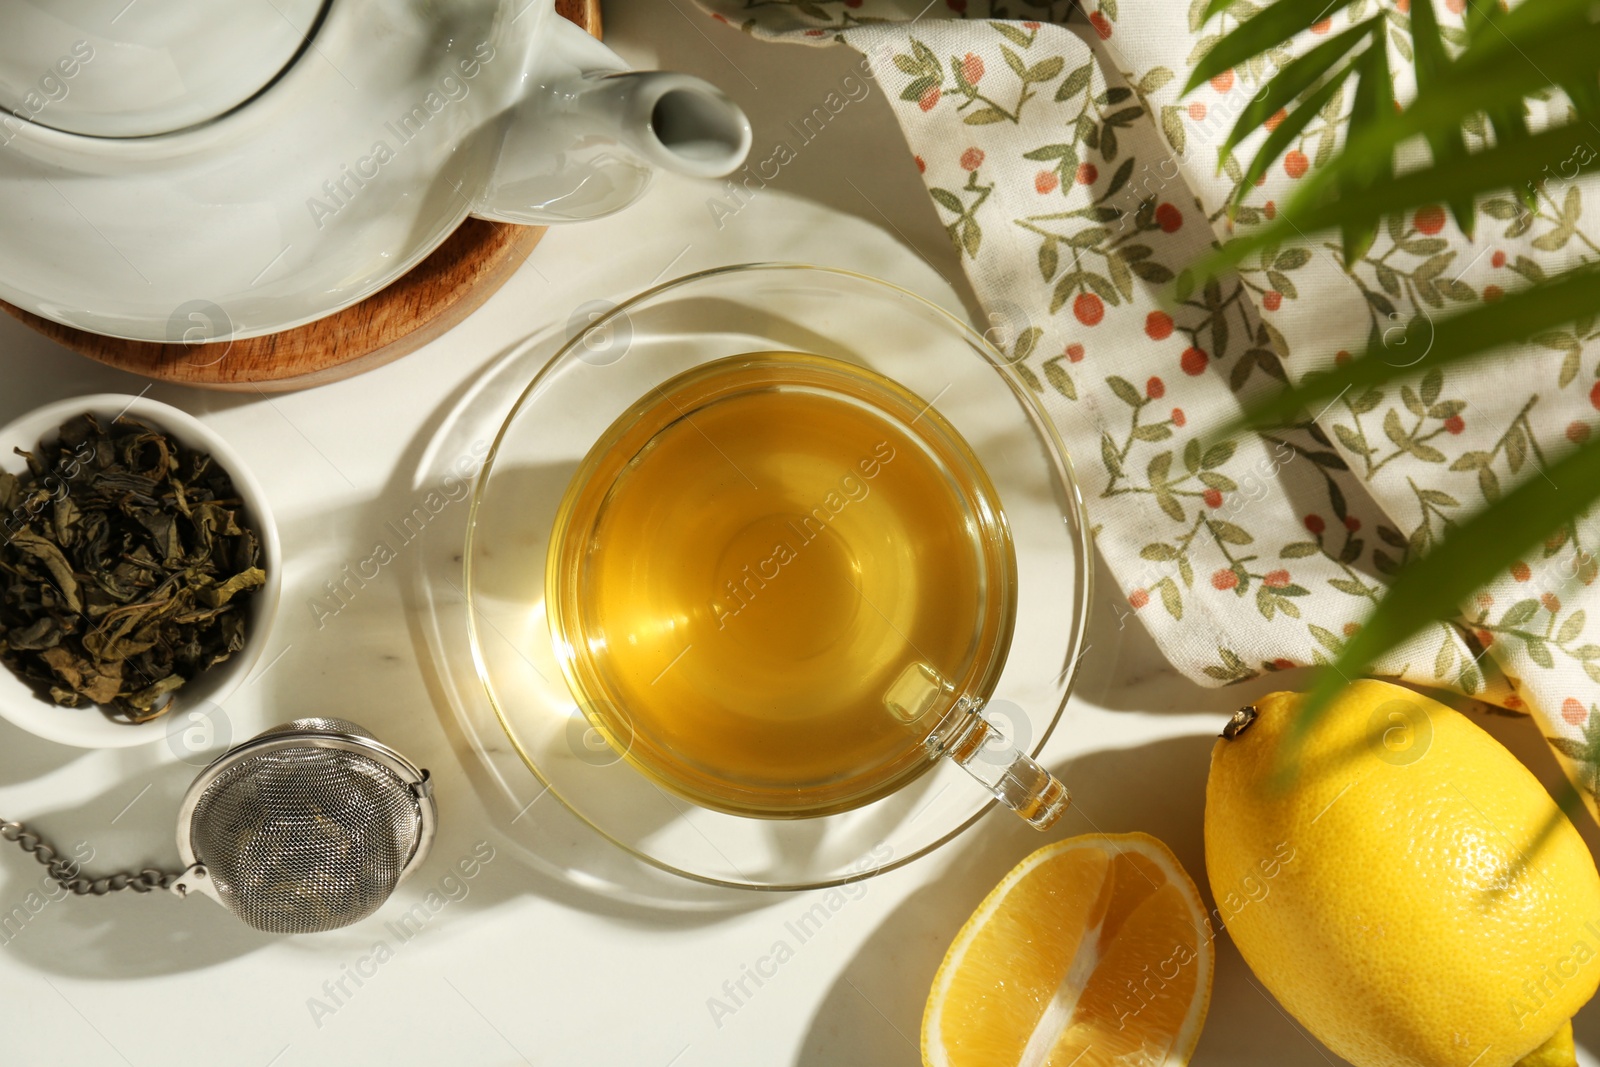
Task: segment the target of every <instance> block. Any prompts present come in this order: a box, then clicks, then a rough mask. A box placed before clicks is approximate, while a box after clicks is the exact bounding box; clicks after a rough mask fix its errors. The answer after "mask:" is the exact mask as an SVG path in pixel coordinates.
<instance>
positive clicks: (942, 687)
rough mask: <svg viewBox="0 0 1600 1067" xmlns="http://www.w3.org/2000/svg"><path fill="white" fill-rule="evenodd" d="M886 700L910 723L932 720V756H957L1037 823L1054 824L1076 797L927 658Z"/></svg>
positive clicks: (929, 738)
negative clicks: (931, 664)
mask: <svg viewBox="0 0 1600 1067" xmlns="http://www.w3.org/2000/svg"><path fill="white" fill-rule="evenodd" d="M951 698H954V699H953V700H952V699H951ZM883 704H884V707H885V708H887V709H888V711H889V713H890V714H891V715H893V716H894V717H895V718H897V719H899V720H900V721H901V722H904V723H905V724H906V725H908V726H910V725H916V724H920V723H926V722H928V721H930V720H932V721H933V723H934V725H933V728H932V729H931V730H929V732H928V734H927V736H926V738H925V739H924V740H923V747H924V748H926V749H927V751H928V756H929V758H930V759H937V758H938V757H940V756H944V757H946V758H948V759H951V760H953V761H955V763H956V765H957V766H958V767H960V768H961V769H962V770H964V771H966V772H967V773H968V774H970V775H971V776H972V777H973V778H975V779H977V780H978V781H979V782H980V783H982V785H983V787H984V788H985V789H987V790H989V792H990V793H991V794H993V796H994V798H995V799H996V800H998V801H1000V803H1002V804H1004V805H1005V806H1006V807H1008V808H1010V809H1011V810H1012V811H1014V812H1016V813H1017V814H1018V815H1020V816H1021V817H1022V818H1023V819H1024V820H1026V821H1027V823H1028V825H1029V826H1032V827H1033V828H1034V829H1036V830H1048V829H1049V828H1050V827H1051V826H1053V825H1055V821H1056V820H1057V819H1059V818H1060V817H1061V813H1062V812H1064V811H1066V810H1067V805H1068V804H1070V803H1071V802H1072V794H1071V793H1069V792H1067V787H1066V786H1064V785H1062V784H1061V780H1060V779H1058V778H1057V777H1056V776H1055V775H1053V774H1051V773H1050V772H1049V771H1047V770H1045V769H1044V768H1043V767H1041V766H1040V765H1039V764H1038V763H1037V762H1035V761H1034V760H1033V758H1032V757H1030V756H1029V755H1028V754H1027V753H1026V752H1023V751H1020V750H1019V749H1018V748H1017V747H1016V746H1015V745H1014V744H1013V743H1012V742H1011V741H1010V740H1008V739H1007V738H1006V737H1005V735H1004V734H1003V733H1001V731H1000V729H999V728H998V727H996V726H995V725H994V723H992V722H990V721H989V720H988V719H987V718H985V717H984V714H983V707H984V705H983V702H982V701H980V700H975V699H974V698H972V697H969V696H957V695H956V693H955V687H954V686H952V685H951V684H950V683H949V682H947V681H946V680H945V679H944V677H943V676H942V675H941V674H940V673H939V672H938V671H936V670H934V669H933V668H932V667H930V666H928V665H927V664H925V663H916V664H912V665H911V666H909V667H907V668H906V669H905V670H904V671H902V672H901V674H900V677H899V678H898V679H896V680H895V682H894V684H893V685H891V686H890V687H889V692H888V693H887V694H885V695H884V698H883Z"/></svg>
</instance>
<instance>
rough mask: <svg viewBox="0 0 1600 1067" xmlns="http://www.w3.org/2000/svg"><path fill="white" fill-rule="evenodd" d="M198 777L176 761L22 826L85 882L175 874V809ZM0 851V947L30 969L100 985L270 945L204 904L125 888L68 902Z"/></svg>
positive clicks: (28, 866) (37, 869) (23, 862)
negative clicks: (151, 870) (0, 858)
mask: <svg viewBox="0 0 1600 1067" xmlns="http://www.w3.org/2000/svg"><path fill="white" fill-rule="evenodd" d="M198 772H199V768H197V767H192V766H188V765H185V764H183V763H166V764H162V765H160V766H157V767H154V768H148V769H147V770H146V771H144V772H143V773H142V774H140V775H139V776H137V777H133V778H130V779H128V780H127V781H124V782H121V783H119V784H117V785H115V786H113V787H111V788H109V789H107V790H105V791H104V792H102V793H100V794H98V795H97V796H94V797H92V798H90V799H89V800H86V801H84V802H83V803H81V804H77V805H75V806H73V807H69V808H59V809H57V810H54V811H50V812H45V813H43V814H41V815H38V816H35V817H33V818H30V819H29V820H28V826H29V828H30V829H32V830H34V831H35V832H36V833H38V834H40V835H41V836H42V837H44V838H45V839H46V840H47V841H48V842H49V843H50V844H51V845H53V846H54V847H55V848H56V850H57V852H58V853H59V854H61V855H62V856H63V857H65V858H67V859H76V860H78V861H79V863H80V868H81V870H82V872H83V874H84V875H85V876H87V877H90V878H96V877H100V876H102V875H106V874H110V873H114V872H117V871H125V870H141V869H143V868H145V867H155V868H157V869H159V870H162V871H175V870H177V869H178V855H177V847H176V845H175V843H174V841H173V837H174V830H175V829H176V823H177V811H178V804H179V802H180V801H181V800H182V797H183V794H184V791H185V790H187V789H188V788H189V784H190V782H191V781H193V780H194V777H195V775H196V774H197V773H198ZM130 798H131V800H130ZM135 805H137V807H136V806H135ZM125 817H126V818H125ZM4 847H5V848H6V849H7V850H8V851H7V852H6V855H5V859H4V862H3V863H0V871H3V873H4V881H3V882H0V948H3V950H4V951H5V952H6V953H7V954H9V955H12V956H17V957H21V958H22V959H23V960H25V961H27V964H28V965H29V966H30V967H33V968H35V969H37V970H40V971H45V972H50V973H54V974H59V975H65V976H69V977H73V978H85V979H107V980H116V979H124V978H138V977H145V976H150V975H161V974H171V973H174V972H179V971H189V970H194V969H197V968H201V967H208V966H211V965H214V964H217V963H221V962H223V961H225V960H230V959H233V958H234V957H237V956H243V955H245V954H247V953H249V952H253V951H255V950H256V949H258V948H261V947H263V946H265V945H267V944H269V943H271V942H272V941H273V940H275V937H274V935H271V934H264V933H261V932H259V931H257V930H254V929H252V928H251V927H249V926H246V925H245V924H244V923H242V922H240V921H239V920H238V919H236V918H234V917H233V915H232V914H231V913H230V912H228V910H227V909H225V908H223V907H222V906H220V905H219V904H217V903H216V902H214V901H212V900H210V899H209V898H201V899H188V900H185V899H181V898H179V897H178V896H176V895H175V894H172V893H168V892H163V891H161V890H153V891H151V892H149V893H138V892H135V891H134V890H131V889H127V890H123V891H122V892H119V893H108V894H106V895H105V896H98V897H97V896H92V895H91V896H86V897H81V898H80V897H75V896H73V895H72V894H70V893H67V892H66V891H64V890H62V889H61V888H60V887H59V886H57V885H56V884H55V883H54V882H53V881H52V880H51V879H50V878H49V875H48V874H47V873H46V871H45V868H44V867H43V866H42V865H40V864H39V863H37V862H36V861H35V860H34V859H33V857H30V856H27V855H25V854H23V853H22V852H20V851H14V846H11V845H9V844H8V845H5V846H4Z"/></svg>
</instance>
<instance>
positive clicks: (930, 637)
mask: <svg viewBox="0 0 1600 1067" xmlns="http://www.w3.org/2000/svg"><path fill="white" fill-rule="evenodd" d="M1008 329H1016V333H1015V336H1014V337H1012V338H1010V339H1009V343H1006V342H1007V340H1008V339H1007V337H1005V336H1004V333H1005V331H1007V330H1008ZM1024 332H1029V333H1030V335H1029V336H1028V339H1027V340H1023V341H1022V343H1021V345H1019V344H1018V343H1017V341H1018V339H1020V338H1022V337H1023V336H1024ZM1038 332H1042V331H1037V332H1031V331H1030V327H1028V326H1026V325H1024V326H1021V327H1020V329H1018V328H1016V325H1015V324H1008V323H996V324H994V330H993V331H992V332H991V334H990V336H989V337H988V338H985V337H984V336H983V335H979V334H977V333H975V332H974V331H972V330H970V329H968V328H967V327H966V326H964V325H963V324H962V323H960V322H959V320H957V319H955V318H954V317H953V316H951V315H949V314H948V313H947V312H945V311H942V310H940V309H938V308H936V307H934V306H933V305H931V304H928V303H927V302H926V301H923V300H921V299H920V298H918V297H915V296H914V295H912V294H910V293H908V292H906V291H904V290H901V289H897V288H895V287H893V286H890V285H887V284H886V283H882V282H877V281H874V280H871V279H867V278H864V277H861V276H859V275H852V274H849V273H847V272H843V271H829V270H822V269H819V268H810V267H795V266H784V265H752V266H745V267H737V268H725V269H722V270H718V271H710V272H706V273H704V274H700V275H693V276H690V277H688V278H685V279H680V280H679V281H676V282H670V283H668V284H667V285H665V286H662V287H659V288H657V289H655V290H652V291H650V292H648V293H645V294H642V295H641V296H640V297H637V298H635V299H634V300H632V301H630V302H628V303H626V304H624V305H622V306H621V307H618V308H614V309H609V310H603V311H597V314H596V315H595V316H594V318H593V319H592V321H584V322H579V323H577V324H576V328H575V329H574V331H573V336H572V339H571V340H570V341H569V343H568V344H567V345H566V346H565V348H564V349H563V350H562V352H561V353H559V354H558V355H557V356H556V357H555V358H554V359H553V360H552V362H551V363H550V364H549V365H548V366H547V367H546V368H545V370H544V371H543V372H541V374H540V375H539V376H538V377H537V378H536V379H535V380H534V382H533V383H532V384H531V385H530V386H529V388H528V390H527V392H526V393H525V394H524V395H523V397H522V398H521V399H520V400H519V401H518V403H517V405H516V408H515V410H514V411H513V413H512V415H511V416H510V418H509V419H508V420H507V423H506V425H505V426H504V427H503V428H502V430H501V433H500V435H499V437H498V439H497V440H496V441H495V443H494V445H493V447H492V449H491V450H490V453H489V455H488V457H487V460H486V463H485V467H484V470H483V473H482V474H481V475H480V480H479V485H478V489H477V493H476V495H475V497H474V504H473V515H472V519H471V522H470V523H469V526H470V532H469V539H468V546H467V552H466V563H467V583H468V596H469V598H470V599H471V600H472V602H473V611H472V612H471V613H470V614H471V617H472V620H473V645H474V651H475V654H476V658H477V662H478V666H479V671H480V675H481V676H482V677H483V681H484V683H485V685H486V687H487V689H488V692H489V695H490V697H491V700H492V701H493V703H494V705H495V708H496V711H497V714H499V716H500V718H501V721H502V723H503V724H504V725H505V726H506V728H507V732H508V735H509V736H510V738H511V740H512V741H513V743H515V744H516V746H517V748H518V750H519V752H521V753H522V755H523V757H524V759H525V760H526V761H527V762H528V764H529V766H530V767H532V768H533V769H534V771H535V773H537V774H539V776H540V777H541V778H542V779H543V780H544V781H545V782H546V784H547V785H548V786H549V788H550V790H551V791H552V792H554V793H555V794H556V795H557V796H558V797H560V798H561V799H562V800H563V802H565V803H567V804H568V806H569V807H571V808H572V809H573V810H574V811H576V812H577V813H578V814H579V815H580V816H582V817H583V818H585V819H586V820H587V821H589V822H590V824H591V825H594V826H595V827H596V828H597V829H600V830H601V831H602V832H603V833H605V834H606V835H607V836H608V837H610V838H611V839H612V840H613V841H616V842H617V843H619V844H622V845H624V847H627V848H629V849H630V850H631V851H634V852H635V853H636V854H638V855H640V856H641V857H642V858H645V859H647V860H649V861H651V862H653V863H657V864H659V865H661V866H665V867H667V868H669V869H672V870H676V871H678V872H679V873H684V874H688V875H690V876H691V877H697V878H701V879H702V880H706V881H714V882H721V883H728V884H738V885H754V886H758V887H763V888H768V887H770V888H779V887H793V886H800V885H821V884H831V883H835V882H843V881H849V880H852V879H854V878H859V877H864V876H866V875H868V874H872V873H877V871H879V870H882V869H887V868H888V867H892V866H898V865H899V864H900V863H903V862H907V861H909V859H911V858H914V857H915V855H920V854H922V853H923V852H926V851H927V850H928V849H929V848H932V847H934V846H935V845H937V844H938V843H941V842H942V841H943V840H948V839H949V837H950V836H953V835H954V833H956V832H959V830H960V829H961V828H963V827H964V826H965V825H968V824H969V823H970V822H971V821H972V820H973V819H974V818H976V816H977V815H978V814H980V813H981V811H982V810H983V809H984V808H985V807H987V805H988V803H990V802H992V801H995V800H997V801H999V802H1000V803H1002V804H1004V805H1006V806H1007V807H1010V808H1012V809H1013V810H1015V811H1016V812H1017V813H1018V814H1019V815H1021V816H1022V817H1023V818H1024V819H1026V820H1027V821H1028V822H1029V823H1031V824H1032V825H1034V826H1036V827H1038V828H1041V829H1043V828H1045V827H1048V826H1049V825H1051V824H1052V823H1054V822H1055V820H1056V819H1057V818H1058V817H1059V816H1060V814H1061V813H1062V811H1063V810H1064V809H1065V807H1066V806H1067V803H1068V793H1067V790H1066V789H1065V787H1064V786H1063V785H1062V784H1061V782H1060V781H1059V780H1058V779H1057V778H1056V777H1055V776H1054V775H1053V774H1051V773H1050V772H1049V771H1048V770H1046V769H1045V768H1044V767H1042V766H1041V765H1040V764H1039V763H1038V762H1037V761H1036V760H1035V759H1034V756H1035V755H1036V754H1037V753H1038V749H1039V747H1040V746H1042V744H1043V742H1044V740H1045V738H1046V737H1047V736H1048V734H1049V731H1050V729H1051V728H1052V727H1053V726H1054V724H1055V721H1056V718H1057V717H1058V716H1059V714H1060V710H1061V707H1062V705H1063V704H1064V702H1065V698H1066V694H1067V691H1068V689H1069V688H1070V685H1071V678H1072V674H1073V673H1074V671H1075V669H1076V666H1077V657H1078V654H1079V651H1080V646H1081V642H1082V629H1083V618H1084V614H1085V611H1084V605H1085V602H1086V599H1087V594H1088V575H1087V568H1086V562H1087V559H1088V550H1087V545H1086V541H1085V536H1086V535H1085V532H1084V531H1085V528H1084V524H1083V520H1082V504H1081V500H1079V498H1078V495H1077V490H1076V485H1075V483H1074V482H1073V480H1072V476H1071V472H1070V468H1069V466H1068V465H1067V461H1066V458H1065V455H1064V454H1063V453H1062V451H1061V448H1060V442H1059V440H1058V439H1057V438H1056V436H1055V433H1054V429H1053V427H1052V425H1051V424H1050V421H1049V419H1048V417H1047V416H1046V415H1045V414H1044V412H1043V411H1042V410H1041V409H1040V407H1039V403H1038V400H1039V396H1038V393H1037V392H1036V391H1035V390H1036V387H1037V386H1036V385H1035V386H1030V385H1029V384H1028V383H1029V381H1030V377H1028V376H1025V374H1023V373H1016V372H1013V371H1012V370H1010V369H1009V368H1008V367H1007V366H1006V364H1007V363H1008V362H1010V361H1011V360H1014V359H1015V358H1016V357H1015V353H1016V352H1017V351H1019V349H1021V350H1024V351H1025V349H1026V347H1027V346H1029V345H1031V344H1032V343H1033V342H1034V341H1036V340H1037V333H1038ZM996 341H998V342H1000V343H999V344H995V343H991V342H996ZM1003 350H1009V352H1010V353H1012V355H1010V356H1008V355H1006V354H1003ZM1032 380H1034V381H1035V382H1036V378H1035V379H1032ZM578 445H581V446H582V448H581V451H580V450H579V448H578V447H577V446H578ZM541 626H542V628H543V631H544V632H543V633H540V632H539V631H540V629H541ZM563 696H564V697H565V700H563ZM563 722H564V725H562V724H563ZM563 748H565V752H563ZM952 774H953V776H954V777H952ZM972 779H975V780H976V783H977V787H976V788H975V787H974V786H973V785H972V783H971V780H972ZM960 781H965V782H966V784H962V785H959V786H958V785H957V783H958V782H960ZM935 782H937V787H935ZM953 789H954V791H955V795H954V796H952V797H950V798H948V799H947V798H946V796H945V794H946V793H950V792H952V790H953ZM629 798H631V799H629ZM661 801H665V802H666V806H665V807H663V805H662V804H661ZM630 806H631V810H630ZM919 822H922V823H925V825H924V826H923V827H922V828H921V829H917V824H918V823H919ZM683 824H688V829H689V830H691V831H692V833H691V834H688V835H686V834H685V833H684V826H683ZM696 837H698V838H699V839H701V841H703V842H704V844H705V845H707V846H709V847H708V848H700V847H699V846H698V845H697V844H696V841H695V838H696ZM852 849H854V850H856V851H855V852H852ZM797 850H798V851H797Z"/></svg>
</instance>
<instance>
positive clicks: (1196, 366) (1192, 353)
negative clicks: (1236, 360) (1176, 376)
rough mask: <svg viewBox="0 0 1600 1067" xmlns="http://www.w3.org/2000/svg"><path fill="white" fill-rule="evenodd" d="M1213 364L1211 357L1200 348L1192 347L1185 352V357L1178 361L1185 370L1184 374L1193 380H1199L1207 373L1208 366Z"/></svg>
mask: <svg viewBox="0 0 1600 1067" xmlns="http://www.w3.org/2000/svg"><path fill="white" fill-rule="evenodd" d="M1210 362H1211V357H1210V356H1208V355H1206V354H1205V352H1204V351H1202V350H1201V349H1198V348H1194V347H1190V348H1185V349H1184V350H1183V355H1182V356H1181V357H1179V359H1178V365H1179V366H1180V367H1182V368H1183V373H1185V374H1187V375H1189V376H1190V377H1192V378H1198V377H1199V376H1200V375H1202V374H1204V373H1205V372H1206V364H1208V363H1210Z"/></svg>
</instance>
